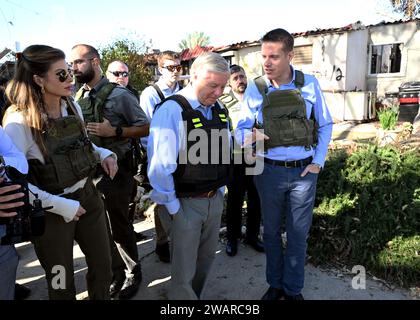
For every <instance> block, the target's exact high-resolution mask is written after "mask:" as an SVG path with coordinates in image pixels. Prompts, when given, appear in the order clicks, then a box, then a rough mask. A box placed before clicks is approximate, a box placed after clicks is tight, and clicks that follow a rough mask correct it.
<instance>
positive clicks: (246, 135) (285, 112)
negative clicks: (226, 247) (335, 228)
mask: <svg viewBox="0 0 420 320" xmlns="http://www.w3.org/2000/svg"><path fill="white" fill-rule="evenodd" d="M261 42H262V45H261V55H262V61H263V68H264V73H265V75H264V76H262V77H259V78H257V79H255V82H252V83H250V84H249V85H248V88H247V91H246V94H245V97H246V98H245V100H244V102H243V104H244V110H246V111H245V112H244V113H243V117H242V119H240V120H239V122H238V126H237V131H236V133H235V137H236V139H237V141H238V143H241V144H242V145H243V146H244V147H247V146H248V145H251V144H253V143H255V141H261V140H264V150H257V151H256V155H257V159H260V160H262V161H264V170H263V172H262V174H260V175H258V176H255V183H256V187H257V190H258V193H259V195H260V200H261V209H262V213H263V220H264V236H263V239H264V246H265V252H266V255H267V266H266V277H267V282H268V284H269V285H270V287H269V289H268V291H267V292H266V293H265V294H264V296H263V297H262V299H263V300H278V299H283V298H284V299H291V300H302V299H303V296H302V294H301V290H302V289H303V286H304V273H305V270H304V266H305V256H306V249H307V238H308V233H309V229H310V226H311V222H312V213H313V206H314V200H315V193H316V183H317V178H318V173H319V171H320V170H321V168H322V167H323V165H324V161H325V157H326V154H327V150H328V143H329V141H330V139H331V132H332V125H333V123H332V120H331V116H330V114H329V112H328V108H327V106H326V103H325V100H324V97H323V95H322V92H321V88H320V86H319V83H318V81H317V79H316V78H315V77H313V76H311V75H307V74H303V73H302V72H300V71H297V70H295V69H294V68H293V66H292V65H291V61H292V59H293V45H294V40H293V37H292V36H291V35H290V34H289V33H288V32H287V31H286V30H284V29H275V30H272V31H270V32H268V33H267V34H266V35H264V37H263V38H262V40H261ZM261 129H264V131H261ZM284 218H285V221H286V234H287V245H286V248H283V246H282V237H281V231H282V222H283V220H284Z"/></svg>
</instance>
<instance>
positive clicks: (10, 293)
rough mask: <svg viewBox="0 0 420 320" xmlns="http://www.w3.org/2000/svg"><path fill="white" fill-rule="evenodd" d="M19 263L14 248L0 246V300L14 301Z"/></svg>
mask: <svg viewBox="0 0 420 320" xmlns="http://www.w3.org/2000/svg"><path fill="white" fill-rule="evenodd" d="M18 262H19V259H18V255H17V252H16V249H15V247H14V246H9V245H7V246H0V300H13V299H14V296H15V281H16V269H17V266H18Z"/></svg>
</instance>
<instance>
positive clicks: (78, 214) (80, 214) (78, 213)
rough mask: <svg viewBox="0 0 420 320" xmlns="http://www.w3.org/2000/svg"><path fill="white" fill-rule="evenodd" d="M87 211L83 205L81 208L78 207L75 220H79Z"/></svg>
mask: <svg viewBox="0 0 420 320" xmlns="http://www.w3.org/2000/svg"><path fill="white" fill-rule="evenodd" d="M85 213H86V210H85V209H83V207H82V206H79V209H77V211H76V214H75V215H74V217H73V221H79V219H80V217H81V216H82V215H84V214H85Z"/></svg>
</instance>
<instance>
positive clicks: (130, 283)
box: [119, 264, 142, 300]
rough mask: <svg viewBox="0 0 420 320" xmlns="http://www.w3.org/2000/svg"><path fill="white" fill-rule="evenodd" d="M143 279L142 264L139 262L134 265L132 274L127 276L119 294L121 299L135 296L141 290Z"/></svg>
mask: <svg viewBox="0 0 420 320" xmlns="http://www.w3.org/2000/svg"><path fill="white" fill-rule="evenodd" d="M141 280H142V273H141V266H140V264H138V265H137V266H135V267H134V269H133V271H132V272H131V274H130V275H129V276H127V277H126V278H125V281H124V284H123V286H122V288H121V291H120V295H119V298H120V300H128V299H131V298H132V297H134V296H135V295H136V293H137V291H138V290H139V287H140V283H141Z"/></svg>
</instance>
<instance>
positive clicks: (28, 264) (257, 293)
mask: <svg viewBox="0 0 420 320" xmlns="http://www.w3.org/2000/svg"><path fill="white" fill-rule="evenodd" d="M135 228H136V230H137V231H142V232H144V233H145V234H146V235H147V236H148V239H147V240H145V241H143V242H139V243H138V250H139V254H140V257H141V263H142V269H143V282H142V285H141V288H140V290H139V292H138V294H137V295H136V296H135V297H134V298H133V300H165V299H167V297H166V291H167V288H168V285H169V281H170V264H165V263H162V262H160V261H159V260H158V258H157V256H156V255H155V254H154V246H155V242H154V240H153V234H154V229H153V223H152V222H151V221H147V220H144V221H142V222H139V223H137V224H136V225H135ZM18 252H19V254H20V256H21V260H20V263H19V268H18V274H17V279H18V282H19V283H21V284H25V285H27V286H28V287H29V288H30V289H31V290H32V294H31V296H30V298H29V299H31V300H47V299H48V294H47V289H46V282H45V277H44V272H43V269H42V268H41V266H40V264H39V261H38V260H37V258H36V256H35V253H34V250H33V247H32V245H31V244H30V243H25V244H21V245H20V246H18ZM74 258H75V259H74V265H75V279H76V288H77V293H78V296H77V298H78V299H85V298H86V297H87V293H86V285H85V280H84V278H85V275H86V264H85V260H84V258H83V255H82V253H81V251H80V249H79V247H78V246H77V245H75V246H74ZM352 276H354V275H345V274H343V273H342V272H340V271H337V270H321V269H319V268H315V267H314V266H312V265H310V264H308V265H307V266H306V280H305V288H304V290H303V295H304V297H305V299H308V300H347V299H354V300H360V299H367V300H411V299H413V297H412V295H411V294H410V291H408V290H404V289H399V288H394V289H390V288H389V287H387V286H386V285H384V284H383V283H382V282H381V281H375V280H373V279H372V278H368V279H367V280H366V289H359V290H355V289H353V288H352ZM266 289H267V284H266V282H265V255H264V254H262V253H257V252H256V251H254V250H253V249H251V248H249V247H247V246H245V245H243V244H241V245H240V246H239V252H238V255H237V256H235V257H233V258H232V257H228V256H227V255H226V254H225V252H224V244H223V243H221V242H219V248H218V251H217V254H216V260H215V263H214V265H213V268H212V272H211V275H210V277H209V282H208V285H207V288H206V290H205V293H204V299H209V300H210V299H211V300H233V299H234V300H242V299H249V300H259V299H260V298H261V296H262V295H263V294H264V292H265V290H266Z"/></svg>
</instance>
